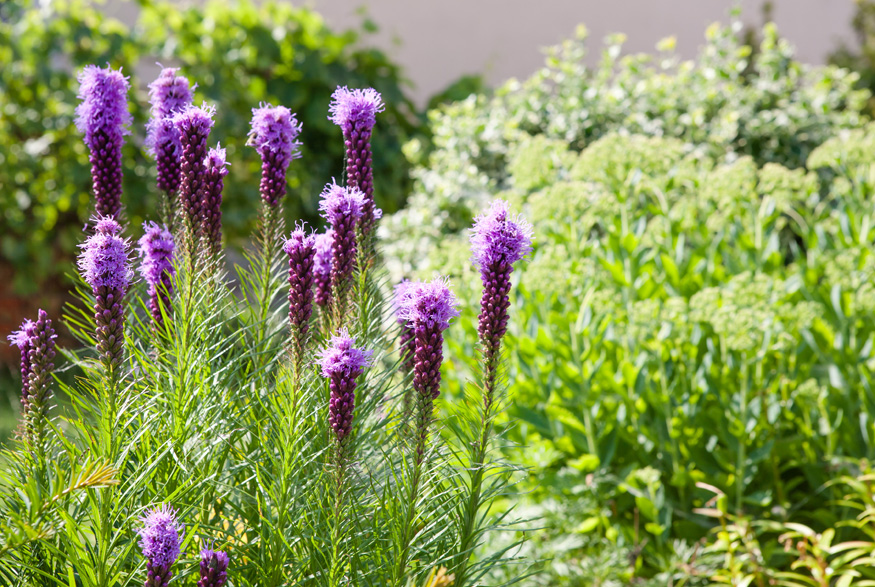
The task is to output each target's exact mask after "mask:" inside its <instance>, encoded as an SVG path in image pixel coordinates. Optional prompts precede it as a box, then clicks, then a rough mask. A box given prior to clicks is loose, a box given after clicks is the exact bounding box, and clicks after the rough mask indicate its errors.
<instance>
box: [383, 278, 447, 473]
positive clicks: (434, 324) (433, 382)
mask: <svg viewBox="0 0 875 587" xmlns="http://www.w3.org/2000/svg"><path fill="white" fill-rule="evenodd" d="M398 293H399V298H398V301H397V304H398V317H399V319H402V320H405V321H406V323H407V326H408V327H410V328H411V329H412V330H413V391H414V397H415V406H416V419H415V430H416V437H417V441H416V453H417V459H420V460H421V459H422V458H423V456H424V454H425V445H426V442H427V440H428V429H429V426H430V424H431V421H432V417H433V411H434V400H436V399H437V398H438V396H439V395H440V386H441V363H442V362H443V344H444V337H443V331H444V330H446V329H447V328H448V327H449V325H450V320H451V319H452V318H455V317H456V316H458V315H459V312H458V311H457V310H456V306H457V305H458V301H457V300H456V296H455V295H453V292H452V290H451V289H450V287H449V284H448V282H447V280H446V279H445V278H441V277H438V278H436V279H434V280H432V281H430V282H428V283H410V284H408V285H406V286H403V285H402V287H401V288H400V291H399V292H398Z"/></svg>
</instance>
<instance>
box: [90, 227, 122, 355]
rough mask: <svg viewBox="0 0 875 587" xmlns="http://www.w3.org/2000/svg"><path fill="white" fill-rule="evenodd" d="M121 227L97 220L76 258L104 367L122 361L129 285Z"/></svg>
mask: <svg viewBox="0 0 875 587" xmlns="http://www.w3.org/2000/svg"><path fill="white" fill-rule="evenodd" d="M120 231H121V226H120V225H119V224H118V222H116V221H115V220H113V219H112V218H110V217H107V216H104V217H102V218H98V219H97V221H96V223H95V231H94V233H93V234H92V235H91V236H90V237H88V239H87V240H86V241H85V243H84V244H82V245H80V247H81V248H82V249H83V251H82V254H81V255H80V256H79V270H80V271H81V272H82V277H83V279H84V280H85V282H86V283H87V284H88V285H90V286H91V290H92V292H93V293H94V297H95V307H94V319H95V321H96V323H97V333H96V335H97V336H96V338H97V350H98V352H99V353H100V357H101V360H102V361H103V363H104V365H105V366H106V367H107V368H115V367H118V366H119V365H120V364H121V362H122V358H123V356H122V355H123V344H124V324H125V312H124V297H125V294H126V293H127V290H128V286H129V285H130V283H131V276H132V275H131V269H130V267H129V266H128V242H127V241H126V240H124V239H122V238H121V237H120V236H119V234H118V233H119V232H120Z"/></svg>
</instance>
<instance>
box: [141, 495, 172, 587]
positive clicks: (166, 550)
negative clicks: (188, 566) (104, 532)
mask: <svg viewBox="0 0 875 587" xmlns="http://www.w3.org/2000/svg"><path fill="white" fill-rule="evenodd" d="M142 522H143V527H142V528H140V530H138V534H139V535H140V549H141V550H142V553H143V558H145V559H146V583H145V584H144V587H167V586H168V585H169V584H170V578H171V577H172V576H173V572H172V571H171V570H170V569H171V567H173V563H175V562H176V559H178V558H179V546H180V543H181V542H182V537H181V535H180V534H181V532H182V530H183V526H182V524H180V523H179V522H178V521H177V519H176V510H174V509H173V508H171V507H170V506H167V505H165V506H162V507H159V508H155V509H153V510H149V511H148V512H146V514H145V515H144V516H143V518H142Z"/></svg>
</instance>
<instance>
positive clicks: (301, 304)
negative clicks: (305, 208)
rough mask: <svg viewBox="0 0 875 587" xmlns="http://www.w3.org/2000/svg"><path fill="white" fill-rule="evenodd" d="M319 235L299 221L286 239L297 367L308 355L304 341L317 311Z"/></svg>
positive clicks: (293, 345) (293, 344) (290, 311)
mask: <svg viewBox="0 0 875 587" xmlns="http://www.w3.org/2000/svg"><path fill="white" fill-rule="evenodd" d="M315 241H316V239H315V238H314V237H313V236H312V235H308V234H307V233H306V232H305V231H304V227H303V225H298V226H297V228H295V230H294V231H292V234H291V236H290V237H289V238H288V239H286V242H285V244H284V245H283V251H285V252H286V254H287V255H288V256H289V325H290V326H291V333H292V355H293V358H294V362H295V367H296V369H299V368H300V362H301V361H302V360H303V356H304V345H305V344H306V342H307V333H308V331H309V329H310V316H311V315H312V314H313V260H314V256H315V254H316V249H315V244H316V242H315Z"/></svg>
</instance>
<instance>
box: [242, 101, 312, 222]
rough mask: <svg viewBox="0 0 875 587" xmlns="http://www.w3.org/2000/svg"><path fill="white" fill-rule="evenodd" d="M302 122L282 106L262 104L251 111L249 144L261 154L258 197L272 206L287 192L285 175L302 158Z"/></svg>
mask: <svg viewBox="0 0 875 587" xmlns="http://www.w3.org/2000/svg"><path fill="white" fill-rule="evenodd" d="M299 134H301V123H300V122H298V119H297V118H296V117H295V115H294V114H292V112H291V110H289V109H288V108H286V107H285V106H271V105H269V104H262V105H261V107H260V108H253V109H252V130H250V131H249V143H250V144H251V145H253V146H254V147H255V150H256V151H258V154H259V155H261V186H260V190H261V197H262V199H263V200H264V202H265V203H266V204H267V205H268V206H271V207H274V206H276V205H277V204H279V201H280V200H281V199H282V197H283V196H284V195H285V193H286V172H287V171H288V168H289V163H291V162H292V160H293V159H299V158H300V157H301V151H300V149H301V142H300V141H299V140H298V135H299Z"/></svg>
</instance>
